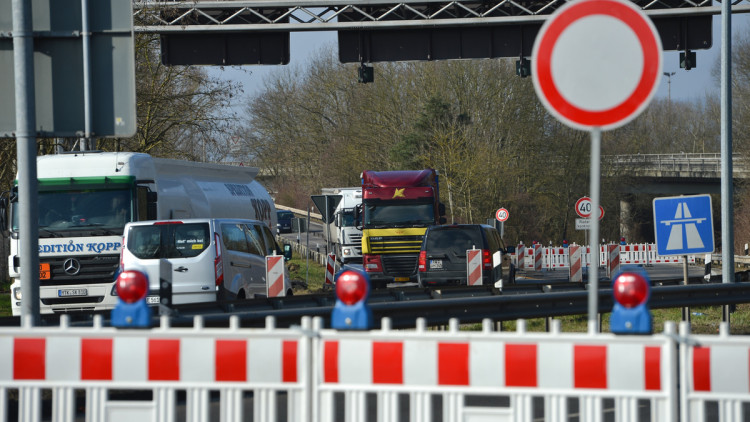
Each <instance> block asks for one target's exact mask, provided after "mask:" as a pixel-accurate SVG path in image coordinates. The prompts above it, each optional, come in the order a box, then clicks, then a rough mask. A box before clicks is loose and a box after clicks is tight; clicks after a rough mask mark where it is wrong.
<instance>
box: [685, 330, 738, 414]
mask: <svg viewBox="0 0 750 422" xmlns="http://www.w3.org/2000/svg"><path fill="white" fill-rule="evenodd" d="M680 337H681V338H688V339H689V340H690V342H689V343H686V344H685V345H682V344H681V345H680V367H681V371H680V372H681V374H680V384H681V388H680V393H681V394H680V405H681V409H680V410H681V412H682V413H683V414H685V415H690V418H689V420H696V421H701V420H708V418H706V417H705V416H706V415H705V403H706V402H718V405H719V406H718V407H719V419H718V420H721V421H741V420H744V419H743V416H744V417H745V418H746V416H747V415H746V414H745V415H743V412H742V407H743V404H744V403H747V402H748V400H750V397H748V396H750V363H749V362H750V359H748V356H750V340H748V338H747V337H746V336H730V335H729V326H728V325H727V323H721V324H720V325H719V335H718V336H714V335H712V336H708V335H705V336H704V335H691V334H690V325H689V323H687V322H682V323H680ZM682 386H684V387H682ZM686 420H688V418H686Z"/></svg>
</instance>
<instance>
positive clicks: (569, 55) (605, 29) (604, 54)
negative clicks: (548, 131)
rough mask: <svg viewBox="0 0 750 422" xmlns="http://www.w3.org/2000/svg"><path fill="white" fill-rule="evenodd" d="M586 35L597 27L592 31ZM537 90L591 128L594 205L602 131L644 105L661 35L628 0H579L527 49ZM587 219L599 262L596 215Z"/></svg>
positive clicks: (567, 119) (594, 288)
mask: <svg viewBox="0 0 750 422" xmlns="http://www.w3.org/2000/svg"><path fill="white" fill-rule="evenodd" d="M591 34H597V36H596V37H592V36H591ZM531 64H532V72H531V76H532V79H533V82H534V89H535V90H536V93H537V96H538V97H539V99H540V101H541V102H542V104H544V106H545V107H546V108H547V110H548V111H549V112H550V113H551V114H552V115H554V116H555V117H556V118H557V119H558V120H560V121H561V122H562V123H564V124H566V125H568V126H570V127H572V128H575V129H581V130H588V131H589V132H590V133H591V174H590V186H589V189H590V191H591V194H590V196H591V209H592V210H595V209H597V208H599V195H600V179H601V137H602V130H610V129H615V128H618V127H620V126H622V125H624V124H626V123H628V122H629V121H630V120H632V119H634V118H635V117H636V116H637V115H638V114H640V113H641V112H642V111H643V110H644V109H645V108H646V107H647V106H648V104H649V102H650V101H651V99H652V98H653V96H654V94H655V93H656V88H657V87H658V83H659V78H660V76H661V70H662V47H661V40H660V38H659V36H658V33H657V32H656V28H655V27H654V24H653V23H652V22H651V20H650V19H649V18H648V17H647V16H646V15H645V14H644V13H643V12H642V11H641V10H640V9H638V8H637V7H636V6H635V5H633V4H632V3H631V2H628V1H625V0H579V1H575V2H570V3H566V4H565V5H564V6H562V7H561V8H559V9H557V10H556V11H555V13H553V14H552V16H550V17H549V19H547V21H546V22H545V23H544V25H542V28H541V29H540V30H539V34H538V35H537V37H536V41H535V42H534V48H533V51H532V59H531ZM590 214H591V215H590V216H589V218H590V219H591V237H590V239H591V240H590V247H591V262H592V263H597V262H599V261H598V256H597V255H596V254H598V251H599V220H598V219H597V218H595V217H596V216H594V215H593V213H590ZM598 277H599V274H598V266H597V265H592V266H591V269H590V270H589V287H588V288H589V332H590V333H594V332H598V321H597V315H598V297H597V295H598V290H599V286H598V284H599V283H598Z"/></svg>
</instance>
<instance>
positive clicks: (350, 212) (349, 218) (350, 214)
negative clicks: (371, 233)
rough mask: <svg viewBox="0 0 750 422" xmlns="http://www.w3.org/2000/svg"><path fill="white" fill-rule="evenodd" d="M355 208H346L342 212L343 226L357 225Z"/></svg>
mask: <svg viewBox="0 0 750 422" xmlns="http://www.w3.org/2000/svg"><path fill="white" fill-rule="evenodd" d="M356 225H357V224H356V221H354V209H351V208H350V209H346V210H344V211H343V212H342V213H341V227H355V226H356Z"/></svg>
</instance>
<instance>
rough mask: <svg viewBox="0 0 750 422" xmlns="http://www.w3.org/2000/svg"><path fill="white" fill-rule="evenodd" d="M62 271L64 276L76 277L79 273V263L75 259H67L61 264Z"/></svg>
mask: <svg viewBox="0 0 750 422" xmlns="http://www.w3.org/2000/svg"><path fill="white" fill-rule="evenodd" d="M63 270H64V271H65V274H68V275H77V274H78V273H79V272H81V263H80V262H78V260H77V259H75V258H68V259H66V260H65V262H63Z"/></svg>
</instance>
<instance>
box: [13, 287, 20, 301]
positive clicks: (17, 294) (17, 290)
mask: <svg viewBox="0 0 750 422" xmlns="http://www.w3.org/2000/svg"><path fill="white" fill-rule="evenodd" d="M13 297H14V298H15V299H16V300H21V288H20V287H16V288H14V289H13Z"/></svg>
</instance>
